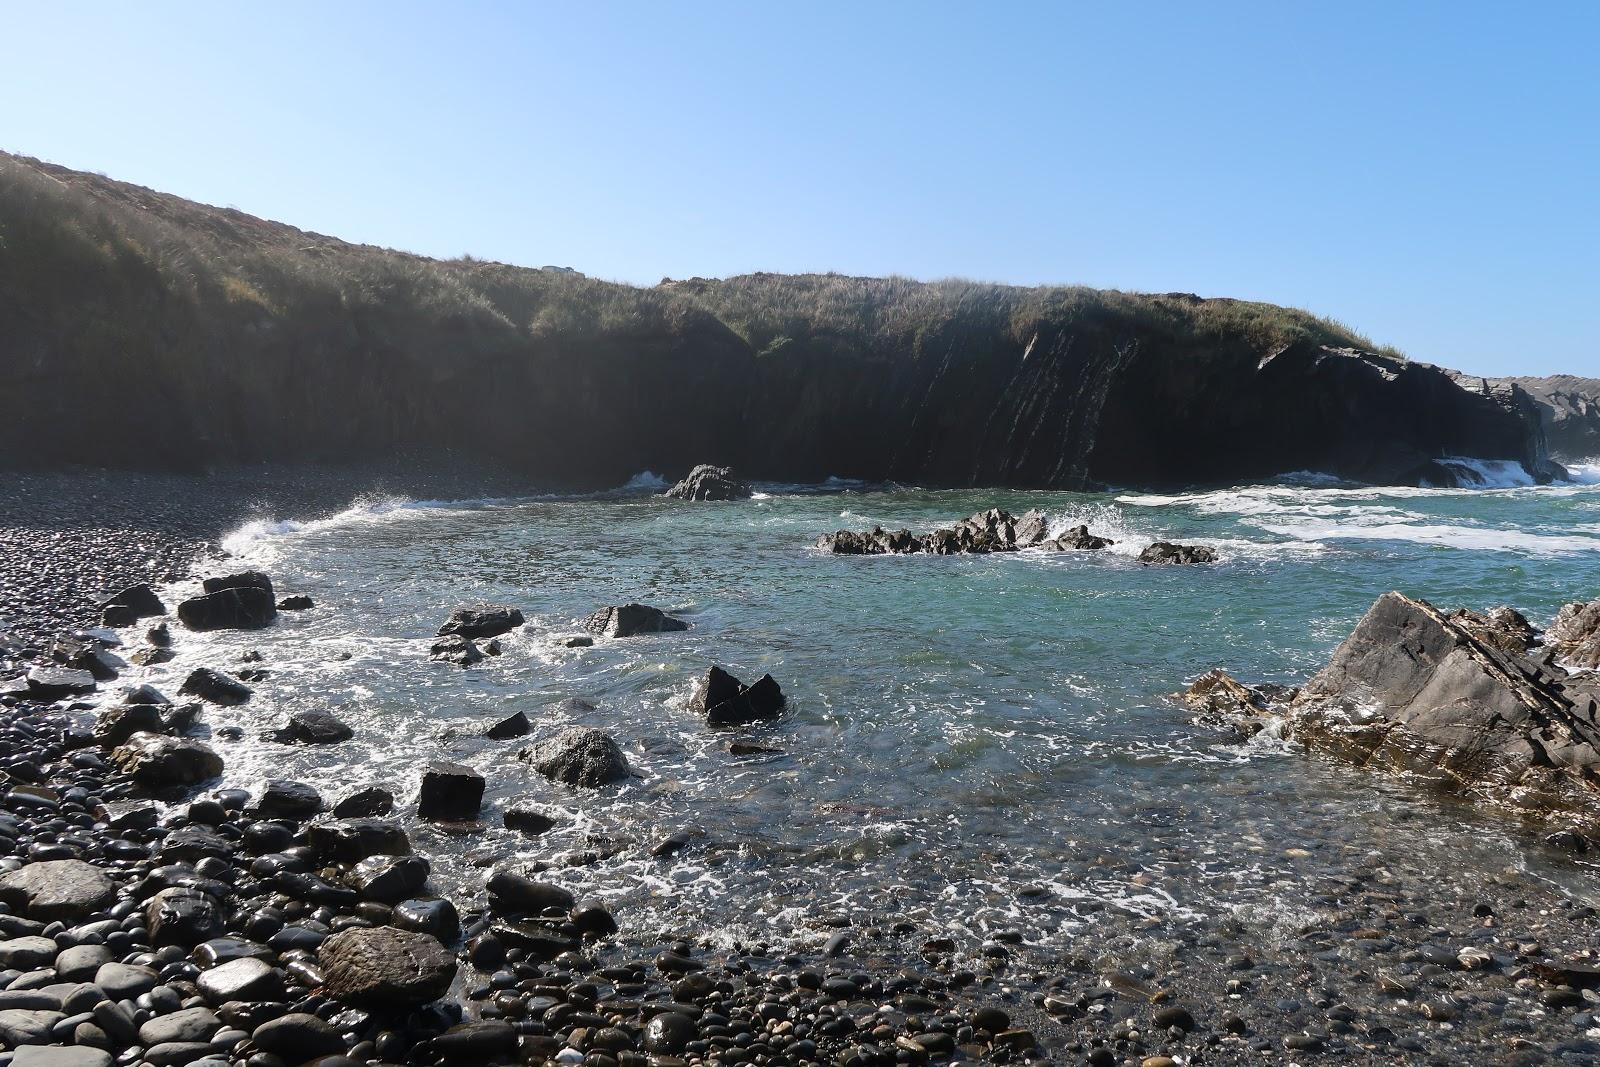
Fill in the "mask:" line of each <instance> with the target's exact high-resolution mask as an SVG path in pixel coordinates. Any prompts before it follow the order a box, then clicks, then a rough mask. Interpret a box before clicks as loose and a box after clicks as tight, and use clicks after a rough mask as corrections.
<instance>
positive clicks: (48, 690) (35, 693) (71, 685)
mask: <svg viewBox="0 0 1600 1067" xmlns="http://www.w3.org/2000/svg"><path fill="white" fill-rule="evenodd" d="M94 688H95V678H94V675H92V674H90V673H89V672H88V671H80V670H74V669H73V668H71V667H50V666H42V665H41V666H38V667H35V668H33V669H32V670H31V671H29V672H28V697H29V698H30V699H32V700H44V701H50V700H60V699H62V698H63V697H70V696H77V695H78V694H80V693H92V692H94Z"/></svg>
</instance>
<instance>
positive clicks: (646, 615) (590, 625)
mask: <svg viewBox="0 0 1600 1067" xmlns="http://www.w3.org/2000/svg"><path fill="white" fill-rule="evenodd" d="M583 628H584V629H585V630H588V631H589V632H590V633H592V634H594V635H596V636H597V637H635V636H637V635H639V634H660V633H672V632H676V631H678V630H687V629H688V628H689V624H688V623H686V622H684V621H683V620H682V619H676V618H673V617H672V616H671V615H668V614H667V613H666V612H664V611H662V610H661V609H660V608H653V607H651V606H650V605H648V604H622V605H619V606H614V607H605V608H601V609H600V610H599V611H597V612H595V613H594V614H593V615H590V616H589V617H588V618H587V619H585V620H584V623H583Z"/></svg>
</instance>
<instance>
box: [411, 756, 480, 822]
mask: <svg viewBox="0 0 1600 1067" xmlns="http://www.w3.org/2000/svg"><path fill="white" fill-rule="evenodd" d="M482 806H483V776H482V775H481V774H479V773H478V772H477V771H475V770H473V769H472V768H471V767H468V766H466V765H464V764H460V763H446V762H444V761H438V762H435V763H430V764H429V765H428V768H427V770H425V771H424V772H423V774H422V790H421V792H420V793H419V794H418V796H417V815H418V816H420V817H421V818H424V819H431V820H434V821H438V822H470V821H472V820H474V819H476V818H477V817H478V810H479V809H480V808H481V807H482Z"/></svg>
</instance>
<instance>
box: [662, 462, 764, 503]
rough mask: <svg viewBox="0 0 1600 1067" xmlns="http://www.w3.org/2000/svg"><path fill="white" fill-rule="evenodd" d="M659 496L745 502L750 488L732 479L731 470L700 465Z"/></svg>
mask: <svg viewBox="0 0 1600 1067" xmlns="http://www.w3.org/2000/svg"><path fill="white" fill-rule="evenodd" d="M661 495H662V496H670V497H674V498H676V499H678V500H747V499H749V497H750V486H748V485H746V484H745V483H744V482H741V481H740V480H739V479H738V478H736V477H734V474H733V470H732V468H729V467H713V466H711V465H710V464H707V463H702V464H700V466H698V467H696V468H695V469H694V470H692V471H690V472H689V473H688V475H687V476H685V477H684V479H683V480H682V481H681V482H679V483H678V484H677V485H674V486H673V487H672V488H671V489H668V490H667V491H666V492H665V493H662V494H661Z"/></svg>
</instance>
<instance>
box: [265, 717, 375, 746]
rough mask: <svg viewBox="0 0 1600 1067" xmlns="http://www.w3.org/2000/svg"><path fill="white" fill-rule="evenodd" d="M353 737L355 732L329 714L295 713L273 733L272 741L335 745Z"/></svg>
mask: <svg viewBox="0 0 1600 1067" xmlns="http://www.w3.org/2000/svg"><path fill="white" fill-rule="evenodd" d="M354 736H355V731H354V730H352V729H350V727H348V726H346V725H345V724H344V723H342V722H340V721H339V720H338V719H336V718H334V716H333V714H332V713H331V712H326V711H320V710H313V711H297V712H295V713H294V714H293V715H290V716H289V721H288V722H287V723H285V724H284V725H283V726H281V727H280V728H278V729H277V730H275V731H274V732H273V735H272V739H273V740H274V741H278V742H280V743H282V744H286V745H337V744H339V743H340V742H342V741H348V740H350V739H351V738H352V737H354Z"/></svg>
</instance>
